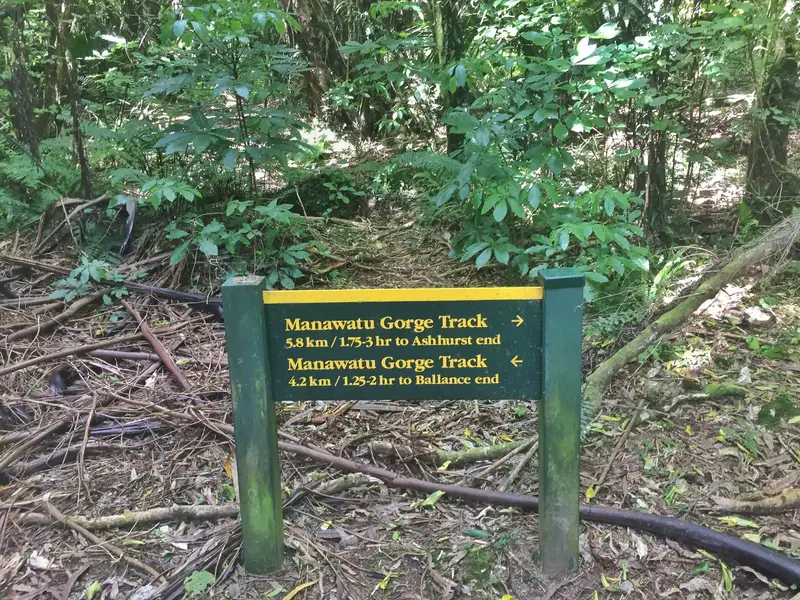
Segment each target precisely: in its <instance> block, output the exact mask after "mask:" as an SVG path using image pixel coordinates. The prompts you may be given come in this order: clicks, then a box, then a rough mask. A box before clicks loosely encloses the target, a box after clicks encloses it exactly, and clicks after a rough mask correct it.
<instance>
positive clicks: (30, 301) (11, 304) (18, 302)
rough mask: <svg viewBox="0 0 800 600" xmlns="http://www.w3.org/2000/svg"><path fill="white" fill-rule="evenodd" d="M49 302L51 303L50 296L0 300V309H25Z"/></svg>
mask: <svg viewBox="0 0 800 600" xmlns="http://www.w3.org/2000/svg"><path fill="white" fill-rule="evenodd" d="M50 302H52V300H51V299H50V296H32V297H30V298H13V299H8V300H0V307H2V308H27V307H28V306H39V305H41V304H49V303H50Z"/></svg>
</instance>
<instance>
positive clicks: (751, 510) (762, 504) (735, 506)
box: [712, 488, 800, 515]
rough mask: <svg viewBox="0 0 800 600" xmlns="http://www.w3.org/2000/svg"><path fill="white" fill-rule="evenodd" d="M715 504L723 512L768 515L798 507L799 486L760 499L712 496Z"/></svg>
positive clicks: (799, 502)
mask: <svg viewBox="0 0 800 600" xmlns="http://www.w3.org/2000/svg"><path fill="white" fill-rule="evenodd" d="M712 500H714V502H715V503H716V504H717V506H716V510H720V511H724V512H735V513H744V514H751V515H768V514H773V513H780V512H786V511H789V510H796V509H798V508H800V488H789V489H788V490H783V491H782V492H781V493H779V494H777V495H775V496H770V497H768V498H763V499H762V500H734V499H731V498H722V497H720V496H714V497H712Z"/></svg>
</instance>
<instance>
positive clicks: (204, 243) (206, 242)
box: [197, 237, 219, 256]
mask: <svg viewBox="0 0 800 600" xmlns="http://www.w3.org/2000/svg"><path fill="white" fill-rule="evenodd" d="M197 247H198V248H199V249H200V252H202V253H203V254H205V255H206V256H217V255H218V254H219V248H217V245H216V244H215V243H214V242H212V241H211V240H210V239H209V238H207V237H201V238H200V239H198V241H197Z"/></svg>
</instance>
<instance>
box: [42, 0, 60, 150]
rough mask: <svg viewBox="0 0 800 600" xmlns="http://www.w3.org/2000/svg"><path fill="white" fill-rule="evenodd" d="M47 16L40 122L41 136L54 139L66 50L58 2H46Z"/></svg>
mask: <svg viewBox="0 0 800 600" xmlns="http://www.w3.org/2000/svg"><path fill="white" fill-rule="evenodd" d="M44 9H45V15H46V16H47V22H48V24H49V25H50V34H49V36H48V40H47V58H46V62H45V64H44V77H43V81H42V86H43V89H42V104H41V107H40V108H42V109H43V111H42V113H41V115H40V117H39V122H38V129H39V135H40V136H41V137H43V138H48V137H53V136H55V135H56V134H57V126H56V122H55V114H54V110H53V108H54V107H55V106H57V105H60V104H61V96H62V88H61V86H60V85H59V83H60V82H62V77H61V70H62V64H63V57H64V50H63V48H61V43H60V41H59V40H60V39H61V38H60V36H59V35H58V29H59V27H61V7H60V3H59V2H58V1H57V0H45V5H44Z"/></svg>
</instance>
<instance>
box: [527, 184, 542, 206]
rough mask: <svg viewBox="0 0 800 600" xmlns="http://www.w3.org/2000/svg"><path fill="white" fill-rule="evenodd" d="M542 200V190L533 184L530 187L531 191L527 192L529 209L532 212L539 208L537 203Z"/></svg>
mask: <svg viewBox="0 0 800 600" xmlns="http://www.w3.org/2000/svg"><path fill="white" fill-rule="evenodd" d="M541 199H542V190H540V189H539V186H538V185H536V184H534V185H532V186H531V191H530V192H528V202H530V204H531V207H532V208H533V210H536V209H537V208H539V202H540V201H541Z"/></svg>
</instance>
